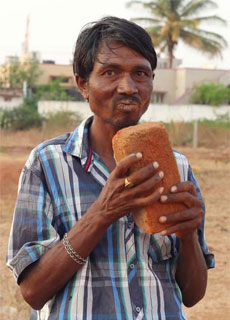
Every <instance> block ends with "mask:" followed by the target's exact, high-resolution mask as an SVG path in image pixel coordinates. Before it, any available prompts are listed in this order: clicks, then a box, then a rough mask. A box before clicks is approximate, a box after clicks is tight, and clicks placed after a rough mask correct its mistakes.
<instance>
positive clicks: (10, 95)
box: [0, 88, 23, 110]
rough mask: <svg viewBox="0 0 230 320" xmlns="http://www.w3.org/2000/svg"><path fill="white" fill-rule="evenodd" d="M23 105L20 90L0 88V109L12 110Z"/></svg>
mask: <svg viewBox="0 0 230 320" xmlns="http://www.w3.org/2000/svg"><path fill="white" fill-rule="evenodd" d="M22 103H23V91H22V90H21V89H10V88H0V109H8V110H9V109H13V108H15V107H18V106H20V104H22Z"/></svg>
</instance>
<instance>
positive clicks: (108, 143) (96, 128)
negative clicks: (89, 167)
mask: <svg viewBox="0 0 230 320" xmlns="http://www.w3.org/2000/svg"><path fill="white" fill-rule="evenodd" d="M117 131H118V129H117V128H115V127H113V126H112V125H110V124H107V123H105V122H101V121H100V119H98V118H97V117H94V120H93V122H92V124H91V127H90V135H89V136H90V145H91V147H92V149H93V151H95V152H96V153H97V154H98V155H99V156H100V158H101V159H102V160H103V162H104V163H105V165H106V166H107V168H108V169H109V171H110V172H111V171H112V170H113V169H114V168H115V165H116V164H115V160H114V157H113V149H112V138H113V136H114V135H115V133H116V132H117Z"/></svg>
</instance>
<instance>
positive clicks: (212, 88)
mask: <svg viewBox="0 0 230 320" xmlns="http://www.w3.org/2000/svg"><path fill="white" fill-rule="evenodd" d="M191 100H192V102H193V103H195V104H209V105H213V106H219V105H221V104H230V88H229V87H225V86H224V85H223V84H221V83H216V82H208V83H202V84H201V85H200V86H199V87H195V88H194V90H193V93H192V96H191Z"/></svg>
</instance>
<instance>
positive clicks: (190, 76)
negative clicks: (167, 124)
mask: <svg viewBox="0 0 230 320" xmlns="http://www.w3.org/2000/svg"><path fill="white" fill-rule="evenodd" d="M204 82H218V83H222V84H223V85H225V86H230V70H218V69H194V68H172V69H168V68H157V69H156V71H155V79H154V92H153V96H152V102H153V103H164V104H188V103H190V97H191V94H192V91H193V88H194V87H195V86H199V85H201V84H202V83H204Z"/></svg>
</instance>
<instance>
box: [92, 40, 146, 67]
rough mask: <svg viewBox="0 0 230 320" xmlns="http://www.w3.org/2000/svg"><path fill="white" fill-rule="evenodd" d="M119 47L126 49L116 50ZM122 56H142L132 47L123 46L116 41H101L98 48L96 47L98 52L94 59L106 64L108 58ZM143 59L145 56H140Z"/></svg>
mask: <svg viewBox="0 0 230 320" xmlns="http://www.w3.org/2000/svg"><path fill="white" fill-rule="evenodd" d="M121 48H126V49H127V50H126V51H118V50H119V49H121ZM122 56H123V58H126V56H127V57H129V58H130V57H131V56H133V57H136V58H138V57H142V55H140V54H139V53H138V52H136V51H135V50H133V49H132V48H129V47H127V46H125V45H124V44H122V43H117V42H103V43H102V44H101V45H100V47H99V49H98V54H97V57H96V61H97V62H98V63H100V64H106V63H107V62H108V60H110V59H112V58H114V59H116V58H121V57H122ZM142 58H143V59H145V57H142Z"/></svg>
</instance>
